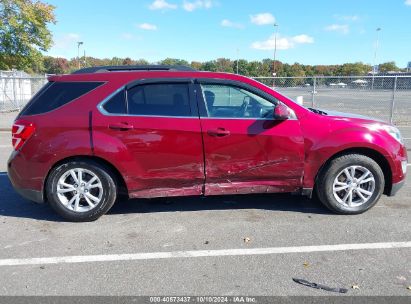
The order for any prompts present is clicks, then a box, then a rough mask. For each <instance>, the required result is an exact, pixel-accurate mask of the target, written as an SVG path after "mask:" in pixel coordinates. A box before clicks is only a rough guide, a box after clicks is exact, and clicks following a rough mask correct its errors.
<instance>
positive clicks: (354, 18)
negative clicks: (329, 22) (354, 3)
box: [334, 0, 411, 22]
mask: <svg viewBox="0 0 411 304" xmlns="http://www.w3.org/2000/svg"><path fill="white" fill-rule="evenodd" d="M410 1H411V0H410ZM334 18H336V19H338V20H342V21H351V22H354V21H358V20H360V17H359V16H358V15H334Z"/></svg>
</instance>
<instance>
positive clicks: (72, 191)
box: [46, 160, 117, 222]
mask: <svg viewBox="0 0 411 304" xmlns="http://www.w3.org/2000/svg"><path fill="white" fill-rule="evenodd" d="M46 194H47V200H48V202H49V203H50V205H51V207H52V208H53V209H54V210H55V211H56V212H57V213H58V214H60V215H61V216H62V217H64V218H65V219H67V220H70V221H73V222H86V221H93V220H96V219H98V218H99V217H100V216H102V215H103V214H105V213H106V212H107V211H108V210H109V209H110V208H111V207H112V206H113V204H114V202H115V200H116V196H117V187H116V182H115V180H114V179H113V177H112V174H110V171H109V170H108V169H106V168H105V167H104V166H102V165H100V164H99V163H96V162H93V161H89V160H81V161H72V162H67V163H64V164H61V165H59V166H57V167H55V168H54V169H53V170H52V171H51V173H50V176H49V178H48V180H47V185H46Z"/></svg>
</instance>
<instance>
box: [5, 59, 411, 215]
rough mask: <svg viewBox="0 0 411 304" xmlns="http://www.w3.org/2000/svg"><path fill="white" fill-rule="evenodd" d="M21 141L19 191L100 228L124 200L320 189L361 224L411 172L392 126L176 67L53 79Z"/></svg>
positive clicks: (91, 71)
mask: <svg viewBox="0 0 411 304" xmlns="http://www.w3.org/2000/svg"><path fill="white" fill-rule="evenodd" d="M12 133H13V135H12V136H13V139H12V140H13V146H14V151H13V153H12V155H11V156H10V159H9V161H8V174H9V177H10V180H11V182H12V184H13V186H14V188H15V189H16V190H17V191H18V192H19V193H20V194H21V195H22V196H24V197H25V198H28V199H30V200H33V201H36V202H47V203H48V204H50V206H51V207H52V208H53V209H54V210H55V211H56V212H58V213H59V214H60V215H61V216H63V217H64V218H66V219H68V220H71V221H91V220H95V219H97V218H98V217H100V216H101V215H103V214H105V213H106V212H107V211H108V210H109V209H110V208H111V207H112V206H113V204H114V203H115V201H116V199H117V198H118V197H119V196H120V195H122V194H123V195H125V196H127V197H129V198H153V197H166V196H187V195H205V196H209V195H225V194H250V193H279V192H293V193H299V194H302V195H307V196H310V197H311V195H312V193H313V192H314V191H315V193H316V194H318V197H319V199H320V200H321V202H322V203H323V204H324V205H325V206H326V207H328V208H329V209H330V210H332V211H334V212H337V213H341V214H358V213H361V212H364V211H366V210H368V209H370V208H371V207H372V206H374V205H375V204H376V203H377V201H378V200H379V198H380V197H381V195H382V194H383V193H384V194H387V195H394V194H395V193H396V192H397V191H398V190H399V189H400V187H401V186H402V184H403V183H404V178H405V174H406V169H407V153H406V149H405V147H404V144H403V141H402V138H401V135H400V133H399V131H398V130H397V129H396V128H395V127H393V126H391V125H389V124H386V123H384V122H380V121H375V120H373V119H370V118H367V117H362V116H355V115H350V114H344V113H334V112H327V111H325V112H324V111H321V110H317V109H310V108H304V107H303V106H300V105H298V104H297V103H295V102H293V101H292V100H290V99H289V98H287V97H285V96H283V95H281V94H280V93H278V92H276V91H274V90H273V89H271V88H269V87H267V86H265V85H263V84H261V83H259V82H257V81H255V80H252V79H250V78H247V77H243V76H239V75H233V74H226V73H211V72H198V71H194V70H191V69H189V68H185V67H179V66H136V67H133V66H131V67H97V68H87V69H83V70H79V71H77V72H75V73H74V74H71V75H61V76H52V77H50V78H49V83H48V84H46V85H45V86H44V87H43V88H42V89H41V90H40V91H39V92H38V93H37V94H36V95H35V96H34V97H33V98H32V100H31V101H30V102H29V103H28V104H27V106H26V107H25V108H24V109H23V110H22V111H21V113H20V115H19V116H18V117H17V119H16V121H15V122H14V125H13V131H12ZM290 203H291V202H290ZM273 204H275V197H273Z"/></svg>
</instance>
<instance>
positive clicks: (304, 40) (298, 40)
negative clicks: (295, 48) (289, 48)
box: [292, 34, 314, 44]
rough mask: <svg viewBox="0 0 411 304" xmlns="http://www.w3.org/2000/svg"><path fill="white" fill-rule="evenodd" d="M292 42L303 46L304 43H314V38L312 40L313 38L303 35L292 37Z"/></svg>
mask: <svg viewBox="0 0 411 304" xmlns="http://www.w3.org/2000/svg"><path fill="white" fill-rule="evenodd" d="M292 40H293V41H294V42H295V43H301V44H304V43H314V38H313V37H310V36H308V35H305V34H302V35H297V36H294V37H293V38H292Z"/></svg>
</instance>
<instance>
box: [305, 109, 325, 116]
mask: <svg viewBox="0 0 411 304" xmlns="http://www.w3.org/2000/svg"><path fill="white" fill-rule="evenodd" d="M308 110H310V111H311V112H313V113H315V114H320V115H328V114H327V113H326V112H324V111H321V110H318V109H314V108H308Z"/></svg>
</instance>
